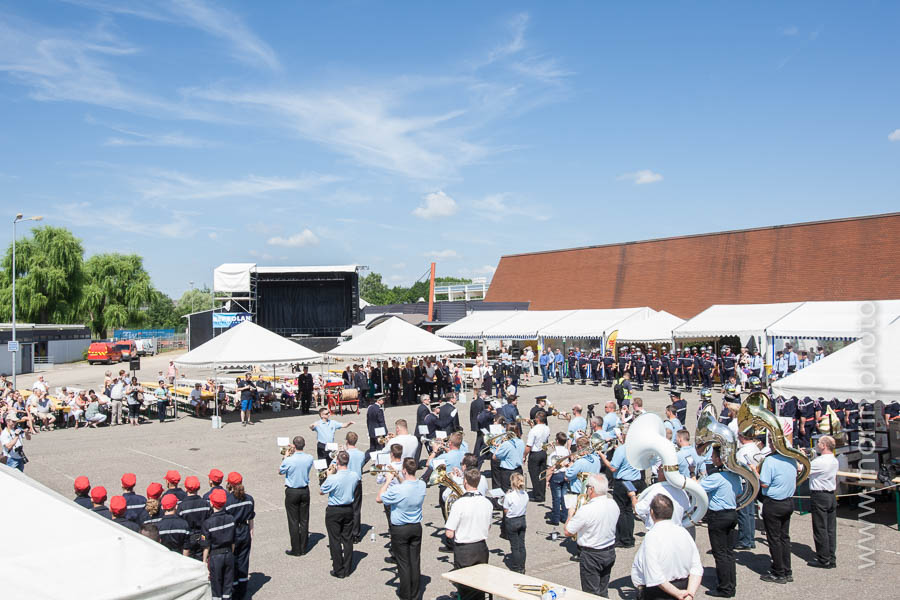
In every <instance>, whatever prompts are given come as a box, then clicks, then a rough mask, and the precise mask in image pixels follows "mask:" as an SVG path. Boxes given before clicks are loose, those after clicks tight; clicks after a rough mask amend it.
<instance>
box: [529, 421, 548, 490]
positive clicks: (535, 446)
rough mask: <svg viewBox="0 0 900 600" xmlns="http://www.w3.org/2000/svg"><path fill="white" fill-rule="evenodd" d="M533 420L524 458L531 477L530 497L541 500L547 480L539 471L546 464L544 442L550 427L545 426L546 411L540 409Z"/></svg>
mask: <svg viewBox="0 0 900 600" xmlns="http://www.w3.org/2000/svg"><path fill="white" fill-rule="evenodd" d="M534 420H535V424H534V426H533V427H532V428H531V429H530V430H529V431H528V437H527V438H526V440H525V460H526V461H527V463H528V475H529V476H530V477H531V494H532V498H531V499H532V500H534V501H535V502H543V501H544V500H545V499H546V494H547V481H546V480H545V479H542V478H541V472H542V471H543V470H544V468H545V467H546V466H547V453H546V452H544V444H546V443H547V440H549V439H550V427H548V426H547V413H545V412H544V411H542V410H541V411H538V412H537V414H535V415H534Z"/></svg>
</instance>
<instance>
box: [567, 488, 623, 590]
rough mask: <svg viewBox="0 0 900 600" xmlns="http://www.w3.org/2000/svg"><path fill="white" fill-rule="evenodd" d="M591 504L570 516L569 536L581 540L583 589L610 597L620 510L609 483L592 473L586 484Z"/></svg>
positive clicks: (579, 541) (568, 523)
mask: <svg viewBox="0 0 900 600" xmlns="http://www.w3.org/2000/svg"><path fill="white" fill-rule="evenodd" d="M585 487H586V488H587V493H588V498H589V499H588V501H587V502H586V503H585V504H583V505H582V506H581V508H579V509H578V511H577V512H575V514H573V515H572V516H571V517H569V520H568V521H567V522H566V527H565V534H566V536H568V537H573V538H576V539H577V542H578V547H579V549H580V551H581V552H580V557H581V560H580V561H579V565H580V568H579V570H580V575H581V590H582V591H584V592H587V593H588V594H596V595H597V596H602V597H604V598H605V597H606V593H607V588H608V587H609V576H610V573H611V572H612V568H613V565H614V564H616V524H617V523H618V522H619V507H618V505H617V504H616V502H615V500H613V499H612V498H610V497H609V495H608V493H609V481H607V479H606V476H605V475H602V474H600V473H592V474H591V475H589V476H588V479H587V481H586V482H585Z"/></svg>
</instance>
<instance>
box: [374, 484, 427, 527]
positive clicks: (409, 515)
mask: <svg viewBox="0 0 900 600" xmlns="http://www.w3.org/2000/svg"><path fill="white" fill-rule="evenodd" d="M381 502H382V504H384V505H385V506H388V507H390V509H391V525H409V524H412V523H421V522H422V504H423V503H424V502H425V482H424V481H422V480H420V479H416V480H415V481H404V482H402V483H401V484H400V485H392V486H390V487H389V488H388V489H387V490H385V492H384V493H383V494H382V495H381Z"/></svg>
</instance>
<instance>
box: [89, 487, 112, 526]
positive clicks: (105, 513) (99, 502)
mask: <svg viewBox="0 0 900 600" xmlns="http://www.w3.org/2000/svg"><path fill="white" fill-rule="evenodd" d="M90 510H91V511H93V512H95V513H97V514H98V515H100V516H101V517H106V518H107V519H112V513H110V512H109V509H108V508H106V488H105V487H103V486H102V485H98V486H97V487H95V488H94V489H92V490H91V508H90Z"/></svg>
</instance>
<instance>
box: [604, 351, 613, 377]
mask: <svg viewBox="0 0 900 600" xmlns="http://www.w3.org/2000/svg"><path fill="white" fill-rule="evenodd" d="M603 375H605V376H606V385H612V382H613V378H614V377H615V375H616V357H615V356H613V353H612V350H607V351H606V356H604V357H603Z"/></svg>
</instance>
